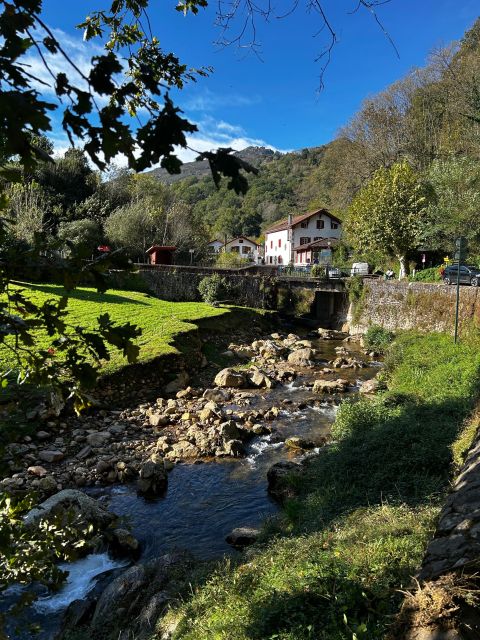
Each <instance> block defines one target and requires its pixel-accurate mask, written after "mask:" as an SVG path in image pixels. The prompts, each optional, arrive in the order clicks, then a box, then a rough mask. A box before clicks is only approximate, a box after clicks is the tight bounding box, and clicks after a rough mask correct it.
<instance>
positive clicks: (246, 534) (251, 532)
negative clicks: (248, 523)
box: [225, 527, 260, 549]
mask: <svg viewBox="0 0 480 640" xmlns="http://www.w3.org/2000/svg"><path fill="white" fill-rule="evenodd" d="M259 535H260V530H259V529H254V528H253V527H237V528H236V529H233V531H231V533H229V534H228V536H227V537H226V538H225V540H226V541H227V542H228V544H231V545H232V547H235V548H236V549H242V548H243V547H248V545H250V544H253V543H254V542H256V541H257V538H258V536H259Z"/></svg>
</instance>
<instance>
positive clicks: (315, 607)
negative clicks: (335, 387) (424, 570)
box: [245, 396, 474, 640]
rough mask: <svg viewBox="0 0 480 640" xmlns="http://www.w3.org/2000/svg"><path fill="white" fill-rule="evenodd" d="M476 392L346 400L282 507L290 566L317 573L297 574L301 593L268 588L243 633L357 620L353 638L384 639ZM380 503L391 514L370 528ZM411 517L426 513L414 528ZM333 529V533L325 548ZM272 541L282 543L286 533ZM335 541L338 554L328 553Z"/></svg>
mask: <svg viewBox="0 0 480 640" xmlns="http://www.w3.org/2000/svg"><path fill="white" fill-rule="evenodd" d="M473 399H474V398H473V397H472V398H469V399H468V400H466V401H463V400H453V399H452V400H447V401H444V402H438V403H424V402H416V401H415V399H413V398H403V402H402V403H401V404H400V405H399V406H391V404H390V400H389V398H388V396H385V397H384V398H376V399H374V400H372V401H360V402H352V403H346V404H345V405H344V407H343V409H342V410H341V412H340V415H339V416H338V418H337V424H336V427H335V432H336V435H337V437H341V439H340V440H339V441H338V442H337V443H334V444H332V445H331V446H330V447H329V448H328V449H326V450H325V451H324V452H323V453H322V454H321V455H320V456H319V457H317V458H312V459H311V460H310V461H309V462H308V463H307V465H306V471H305V473H304V474H302V475H300V476H290V478H288V479H287V481H286V484H288V485H289V486H292V485H293V487H294V489H295V491H296V494H297V497H296V498H294V499H292V500H289V501H288V502H287V503H286V504H285V513H286V516H287V518H288V519H289V521H290V524H291V525H292V526H293V535H294V536H295V537H294V538H293V539H291V540H288V537H286V538H284V539H283V544H284V545H285V546H286V547H287V546H288V545H289V544H291V542H292V541H298V555H297V556H295V554H294V555H293V563H295V564H296V566H297V568H298V573H299V574H301V572H302V571H305V568H306V570H307V572H308V570H309V567H311V566H312V565H315V569H314V572H313V573H314V574H315V579H314V580H312V578H310V579H305V580H303V582H302V579H300V582H302V584H303V591H302V589H301V588H300V590H298V589H296V590H295V589H293V588H292V590H291V591H290V590H289V589H288V587H287V588H286V590H285V591H286V592H285V591H282V590H281V589H280V591H279V592H277V593H275V589H273V593H272V594H268V593H265V594H264V596H263V597H261V598H260V599H257V600H256V599H252V604H251V608H250V610H249V616H248V619H249V621H248V626H247V628H246V631H245V633H246V637H248V638H252V639H260V638H270V637H277V636H275V635H273V636H272V634H279V635H278V637H280V638H292V639H293V638H295V639H298V640H300V639H304V638H305V639H306V638H310V637H311V638H322V639H323V638H325V639H326V638H331V637H335V638H343V637H345V638H351V637H352V633H354V632H357V631H358V628H359V627H360V630H361V629H362V628H363V627H362V625H365V628H366V629H368V632H365V633H366V635H365V636H364V635H361V634H359V637H368V638H370V637H372V638H373V637H375V638H376V637H384V636H383V635H382V636H377V635H375V634H373V635H369V633H372V629H374V628H376V629H377V631H378V630H379V629H382V633H384V632H386V631H387V630H388V626H389V622H390V621H391V619H392V618H391V616H392V615H394V614H395V613H396V612H397V611H398V607H399V604H400V602H401V600H402V596H401V594H399V593H398V589H400V588H405V587H406V586H407V585H408V583H409V581H410V578H411V576H412V575H414V574H415V571H416V569H417V567H418V564H419V562H420V561H421V558H422V555H423V551H424V548H425V544H426V540H427V539H428V538H429V537H430V535H431V533H432V530H431V527H432V524H433V520H432V518H433V514H434V513H435V510H434V509H432V505H435V504H437V505H438V504H440V503H441V501H442V499H443V498H444V497H445V493H446V491H447V489H448V486H449V477H450V472H451V463H452V453H451V445H452V443H453V442H454V441H455V439H456V438H457V436H458V432H459V430H460V428H461V426H462V423H463V421H464V420H465V418H466V417H467V415H468V413H469V411H470V410H471V408H472V405H473ZM385 505H388V506H387V507H385ZM396 509H398V512H396V511H395V510H396ZM382 510H383V512H384V513H385V514H386V518H387V520H386V521H385V523H383V522H382V520H381V517H380V519H379V524H378V525H377V526H375V525H374V526H372V521H369V518H371V517H372V515H371V514H377V515H378V516H381V514H382ZM374 517H377V516H374ZM412 518H413V521H412V520H411V519H412ZM416 518H418V521H419V522H420V521H421V520H422V518H423V519H424V520H425V524H424V525H423V527H421V526H419V527H418V530H417V528H416V525H415V519H416ZM373 522H375V521H373ZM332 525H334V527H333V529H332ZM339 532H340V536H339ZM329 536H333V538H332V539H333V540H335V542H334V543H333V547H332V548H331V549H330V548H329V542H328V540H329V539H330V538H329ZM342 536H343V537H344V538H343V541H342ZM345 538H347V541H345ZM339 540H340V542H339ZM322 541H323V542H322ZM278 544H279V545H280V546H279V547H278V548H280V549H281V548H282V538H280V539H279V540H277V545H278ZM322 544H325V551H323V550H322ZM335 545H337V546H336V551H337V553H338V554H339V559H338V561H334V560H333V559H332V553H333V552H334V549H335ZM342 545H343V547H342ZM339 548H340V549H341V550H340V552H339V551H338V549H339ZM358 549H363V551H362V552H361V555H360V556H358ZM280 553H281V552H280ZM375 554H377V557H374V556H375ZM370 555H371V557H370V558H369V556H370ZM342 561H343V565H345V566H343V565H342ZM345 561H346V563H345ZM277 562H278V564H279V569H280V566H281V564H282V561H279V560H278V559H277ZM289 562H292V559H289ZM283 564H284V565H285V566H287V564H288V562H287V560H286V559H284V560H283ZM267 571H269V569H267ZM292 587H293V585H292ZM259 591H260V590H259ZM282 611H284V612H285V613H284V614H282ZM343 614H345V616H346V620H347V622H345V621H344V620H343ZM349 621H351V625H350V622H349Z"/></svg>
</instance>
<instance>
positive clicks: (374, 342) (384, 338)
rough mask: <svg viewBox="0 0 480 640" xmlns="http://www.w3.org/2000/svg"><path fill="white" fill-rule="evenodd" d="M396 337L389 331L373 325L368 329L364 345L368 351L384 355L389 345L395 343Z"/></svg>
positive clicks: (364, 337)
mask: <svg viewBox="0 0 480 640" xmlns="http://www.w3.org/2000/svg"><path fill="white" fill-rule="evenodd" d="M394 337H395V335H394V334H393V333H392V332H391V331H388V329H384V328H383V327H379V326H378V325H376V324H373V325H372V326H371V327H368V329H367V332H366V334H365V335H364V336H363V344H364V345H365V347H366V348H367V349H373V350H374V351H378V352H379V353H384V352H385V351H386V349H387V347H388V345H389V344H390V343H391V342H393V339H394Z"/></svg>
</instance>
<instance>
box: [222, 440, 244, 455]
mask: <svg viewBox="0 0 480 640" xmlns="http://www.w3.org/2000/svg"><path fill="white" fill-rule="evenodd" d="M215 455H217V456H223V455H226V456H232V457H234V458H240V457H241V456H243V455H245V447H244V446H243V442H242V441H241V440H228V442H225V445H224V447H223V449H222V450H220V451H216V452H215Z"/></svg>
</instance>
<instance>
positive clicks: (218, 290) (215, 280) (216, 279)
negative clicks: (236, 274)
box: [198, 273, 228, 306]
mask: <svg viewBox="0 0 480 640" xmlns="http://www.w3.org/2000/svg"><path fill="white" fill-rule="evenodd" d="M198 291H199V292H200V295H201V296H202V300H203V301H204V302H206V303H207V304H211V305H214V306H215V305H216V304H217V303H218V302H220V301H221V300H224V299H225V298H226V297H227V294H228V285H227V281H226V280H225V278H222V276H221V275H219V274H218V273H214V274H213V275H211V276H206V277H205V278H203V280H201V282H200V284H199V285H198Z"/></svg>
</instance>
